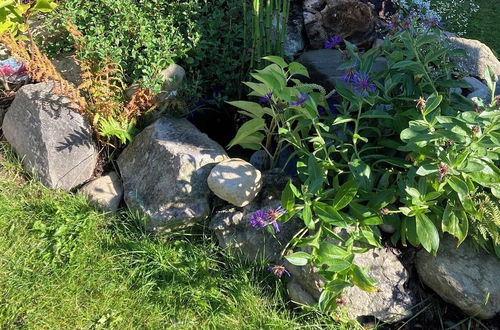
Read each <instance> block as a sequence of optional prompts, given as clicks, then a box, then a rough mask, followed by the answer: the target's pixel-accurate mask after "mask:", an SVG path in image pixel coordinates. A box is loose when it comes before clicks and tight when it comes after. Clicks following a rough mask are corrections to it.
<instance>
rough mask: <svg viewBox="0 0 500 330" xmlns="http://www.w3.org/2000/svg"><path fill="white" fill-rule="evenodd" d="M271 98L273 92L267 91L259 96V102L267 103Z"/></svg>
mask: <svg viewBox="0 0 500 330" xmlns="http://www.w3.org/2000/svg"><path fill="white" fill-rule="evenodd" d="M272 98H273V93H267V94H266V95H264V96H263V97H261V98H259V102H260V103H269V102H271V100H272Z"/></svg>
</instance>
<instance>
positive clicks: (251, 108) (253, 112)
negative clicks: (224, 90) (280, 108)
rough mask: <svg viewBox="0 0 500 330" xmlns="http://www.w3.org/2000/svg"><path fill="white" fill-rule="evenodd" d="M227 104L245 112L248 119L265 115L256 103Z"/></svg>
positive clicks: (234, 102) (235, 102)
mask: <svg viewBox="0 0 500 330" xmlns="http://www.w3.org/2000/svg"><path fill="white" fill-rule="evenodd" d="M227 103H229V104H231V105H232V106H235V107H237V108H240V109H243V110H245V111H246V113H248V114H247V115H248V116H249V117H252V118H262V117H263V116H264V114H265V111H264V109H263V108H262V106H261V105H260V104H258V103H255V102H248V101H233V102H227ZM246 113H245V114H246Z"/></svg>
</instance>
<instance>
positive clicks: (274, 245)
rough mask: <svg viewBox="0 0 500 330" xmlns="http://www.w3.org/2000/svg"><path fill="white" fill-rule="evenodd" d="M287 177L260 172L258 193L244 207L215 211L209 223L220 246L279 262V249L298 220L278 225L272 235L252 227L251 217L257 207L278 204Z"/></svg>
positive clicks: (246, 257)
mask: <svg viewBox="0 0 500 330" xmlns="http://www.w3.org/2000/svg"><path fill="white" fill-rule="evenodd" d="M287 180H288V178H287V177H286V176H285V175H282V174H281V173H280V172H278V171H276V170H272V171H269V172H266V173H264V174H263V187H262V190H261V192H260V194H259V195H258V196H257V197H256V198H255V199H254V200H253V201H252V202H251V203H250V204H249V205H247V206H246V207H244V208H236V207H225V208H223V209H221V210H219V211H217V212H216V213H215V214H214V215H213V216H212V220H211V222H210V229H212V230H213V231H214V232H215V234H216V236H217V240H218V242H219V246H220V247H221V248H222V249H224V250H226V251H227V252H228V253H231V254H233V255H237V256H238V257H240V258H241V259H243V260H247V261H255V260H267V261H269V262H272V263H282V262H283V261H282V256H281V252H282V250H283V248H284V247H285V246H286V244H287V243H288V242H289V241H290V239H291V238H292V237H293V235H294V234H296V233H297V231H298V230H300V228H301V226H300V223H299V221H297V220H296V219H292V220H290V221H288V222H287V223H283V224H280V232H279V233H277V234H275V236H273V235H272V234H271V233H269V232H268V230H267V228H254V227H252V226H251V225H250V216H251V215H252V214H253V213H254V212H255V211H257V210H263V211H267V210H270V209H272V208H277V207H279V206H280V196H281V191H282V189H283V188H284V186H285V184H286V182H287Z"/></svg>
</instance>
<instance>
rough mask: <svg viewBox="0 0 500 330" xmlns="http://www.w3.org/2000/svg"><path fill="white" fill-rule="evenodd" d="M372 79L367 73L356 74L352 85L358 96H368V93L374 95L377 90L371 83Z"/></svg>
mask: <svg viewBox="0 0 500 330" xmlns="http://www.w3.org/2000/svg"><path fill="white" fill-rule="evenodd" d="M370 78H371V77H370V75H369V74H368V73H366V72H358V71H357V72H354V74H353V77H352V79H351V83H352V86H353V88H354V90H355V91H356V92H357V93H358V95H360V96H368V93H373V92H375V91H376V90H377V87H376V86H375V84H374V83H372V82H370Z"/></svg>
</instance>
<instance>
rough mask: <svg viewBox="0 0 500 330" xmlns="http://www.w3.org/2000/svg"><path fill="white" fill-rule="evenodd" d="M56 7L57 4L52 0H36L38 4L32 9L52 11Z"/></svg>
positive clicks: (44, 11)
mask: <svg viewBox="0 0 500 330" xmlns="http://www.w3.org/2000/svg"><path fill="white" fill-rule="evenodd" d="M56 7H57V4H56V3H55V2H54V1H52V0H36V5H35V7H33V9H32V10H35V11H40V12H43V13H50V12H51V11H52V10H54V8H56Z"/></svg>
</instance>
